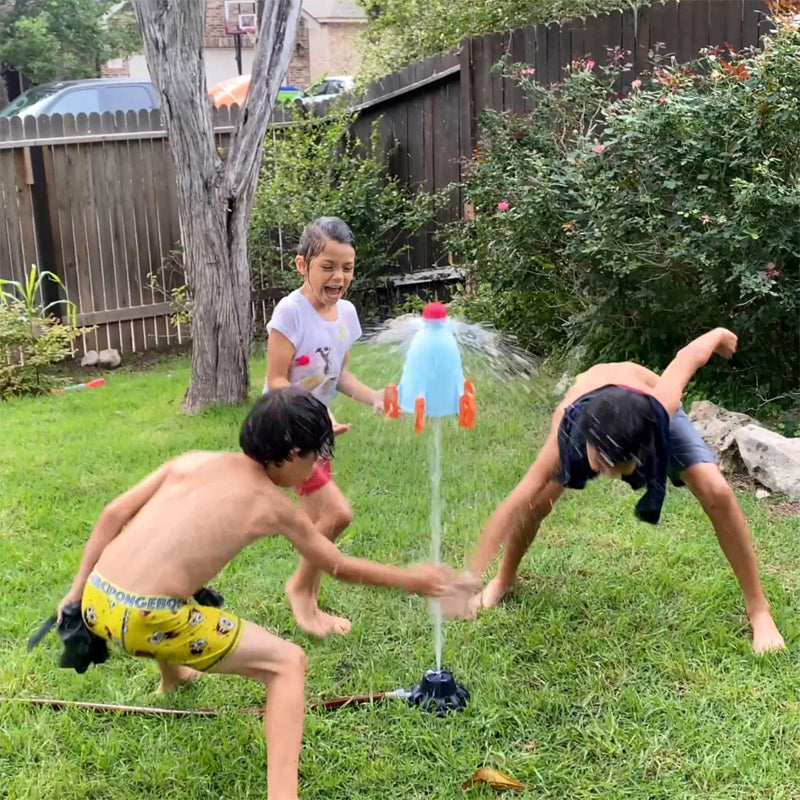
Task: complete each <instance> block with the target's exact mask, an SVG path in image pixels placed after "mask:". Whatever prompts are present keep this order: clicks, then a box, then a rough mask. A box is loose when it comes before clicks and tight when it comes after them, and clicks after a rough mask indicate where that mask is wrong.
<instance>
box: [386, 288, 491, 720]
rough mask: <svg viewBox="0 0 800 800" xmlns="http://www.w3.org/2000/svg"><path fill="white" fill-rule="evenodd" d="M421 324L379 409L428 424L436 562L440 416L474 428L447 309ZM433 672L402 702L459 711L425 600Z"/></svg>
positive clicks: (433, 307) (434, 308)
mask: <svg viewBox="0 0 800 800" xmlns="http://www.w3.org/2000/svg"><path fill="white" fill-rule="evenodd" d="M422 319H423V324H422V326H421V327H420V328H419V330H417V332H416V333H415V334H414V337H413V338H412V339H411V343H410V345H409V348H408V353H407V354H406V360H405V364H404V365H403V374H402V377H401V380H400V385H399V386H396V385H394V384H389V385H388V386H387V387H386V390H385V392H384V411H385V413H386V415H387V416H388V417H390V418H392V419H398V418H399V417H400V414H401V412H405V413H406V414H413V415H414V430H415V431H416V432H417V433H422V432H423V431H424V430H425V427H426V422H427V421H428V420H430V427H431V433H432V439H431V456H430V475H431V560H432V561H433V562H434V563H436V564H438V563H439V562H440V561H441V542H442V514H441V508H442V501H441V492H440V482H441V474H442V429H441V418H442V417H450V416H458V421H459V425H460V426H461V427H462V428H474V427H475V416H476V406H475V387H474V386H473V384H472V382H471V381H469V380H465V379H464V370H463V368H462V365H461V352H460V350H459V347H458V343H457V342H456V338H455V336H454V335H453V331H452V328H451V325H450V320H449V319H448V318H447V309H446V308H445V307H444V306H443V305H442V304H441V303H428V304H427V305H426V306H425V308H424V309H423V311H422ZM431 611H432V614H433V627H434V647H435V651H436V668H435V669H431V670H428V671H427V672H426V673H425V674H424V675H423V676H422V680H421V681H420V682H419V683H418V684H417V685H416V686H414V688H413V689H412V690H411V694H410V696H409V697H408V701H409V703H410V704H411V705H415V706H419V707H420V708H423V709H425V710H426V711H434V712H436V713H438V714H446V713H447V712H448V711H456V710H461V709H463V708H464V707H465V706H466V704H467V701H468V700H469V692H468V691H467V690H466V689H465V688H464V687H463V686H461V685H460V684H458V683H456V681H455V678H454V677H453V673H452V672H451V671H450V670H449V669H445V668H444V667H442V605H441V601H439V600H433V601H432V602H431Z"/></svg>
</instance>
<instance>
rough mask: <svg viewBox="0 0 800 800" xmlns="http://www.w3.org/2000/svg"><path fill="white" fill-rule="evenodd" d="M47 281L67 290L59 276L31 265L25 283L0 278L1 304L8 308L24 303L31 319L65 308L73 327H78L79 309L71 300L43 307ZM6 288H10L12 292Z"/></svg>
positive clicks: (57, 301) (26, 313)
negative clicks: (43, 290)
mask: <svg viewBox="0 0 800 800" xmlns="http://www.w3.org/2000/svg"><path fill="white" fill-rule="evenodd" d="M45 281H52V282H53V283H55V284H57V285H58V286H60V287H61V288H62V289H63V288H65V287H64V284H63V283H62V282H61V279H60V278H59V277H58V275H56V274H55V273H53V272H50V271H49V270H44V271H43V272H39V269H38V267H37V266H36V264H31V269H30V272H28V274H27V275H26V276H25V280H24V281H12V280H7V279H6V278H0V303H2V305H3V306H4V307H6V308H8V307H9V304H10V303H12V302H14V301H17V302H19V303H22V305H23V308H24V311H25V315H26V316H27V317H28V318H29V319H34V318H36V317H43V316H46V315H47V312H48V311H50V309H51V308H55V307H56V306H64V307H65V309H66V311H67V314H68V315H69V318H70V322H71V324H72V326H73V327H76V326H77V308H76V306H75V303H73V302H71V301H70V300H54V301H53V302H52V303H48V304H47V305H46V306H42V305H41V304H42V302H43V301H42V299H41V298H42V297H43V292H42V289H43V285H44V282H45ZM5 287H10V288H11V291H9V290H8V289H6V288H5Z"/></svg>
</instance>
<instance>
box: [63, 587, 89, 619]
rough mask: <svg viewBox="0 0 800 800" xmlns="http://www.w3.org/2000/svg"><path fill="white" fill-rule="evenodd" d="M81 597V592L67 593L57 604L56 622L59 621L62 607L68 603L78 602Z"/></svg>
mask: <svg viewBox="0 0 800 800" xmlns="http://www.w3.org/2000/svg"><path fill="white" fill-rule="evenodd" d="M82 597H83V592H81V593H80V594H78V595H75V594H74V593H73V592H70V593H69V594H67V595H66V596H65V597H64V599H63V600H62V601H61V602H60V603H59V604H58V620H57V621H58V622H61V615H62V614H63V613H64V609H65V608H66V607H67V606H68V605H70V604H71V603H80V602H81V598H82Z"/></svg>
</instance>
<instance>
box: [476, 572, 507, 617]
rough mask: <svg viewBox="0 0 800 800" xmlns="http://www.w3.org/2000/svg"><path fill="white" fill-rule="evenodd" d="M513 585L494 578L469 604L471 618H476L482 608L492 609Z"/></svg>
mask: <svg viewBox="0 0 800 800" xmlns="http://www.w3.org/2000/svg"><path fill="white" fill-rule="evenodd" d="M513 588H514V584H513V583H508V582H506V581H504V580H501V579H500V576H499V575H498V576H496V577H495V578H492V580H490V581H489V583H487V584H486V586H485V587H484V588H483V591H482V592H481V593H480V594H476V595H475V597H473V598H472V601H471V602H470V611H472V616H473V617H475V616H477V614H478V612H479V611H480V610H481V609H482V608H494V607H495V606H496V605H497V604H498V603H499V602H500V601H501V600H502V599H503V598H504V597H505V596H506V595H507V594H508V593H509V592H510V591H511V590H512V589H513Z"/></svg>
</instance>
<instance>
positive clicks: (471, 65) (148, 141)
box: [0, 0, 770, 352]
mask: <svg viewBox="0 0 800 800" xmlns="http://www.w3.org/2000/svg"><path fill="white" fill-rule="evenodd" d="M769 28H770V21H769V20H768V19H767V17H766V5H765V3H764V2H763V0H680V2H678V1H677V0H670V2H666V3H656V4H654V5H652V6H645V7H642V8H639V9H635V10H634V9H629V10H626V11H622V12H614V13H610V14H603V15H600V16H596V17H588V18H587V19H585V20H573V21H571V22H568V23H565V24H557V23H553V24H549V25H535V26H531V27H527V28H521V29H519V30H514V31H509V32H506V33H498V34H492V35H488V36H483V37H480V38H474V39H467V40H465V41H464V42H463V43H462V45H461V47H460V48H459V49H458V50H457V51H454V52H452V53H446V54H444V55H441V56H435V57H433V58H429V59H426V60H425V61H421V62H419V63H417V64H414V65H412V66H410V67H407V68H406V69H403V70H401V71H399V72H396V73H394V74H392V75H389V76H387V77H385V78H384V79H382V80H381V81H379V82H378V83H375V84H373V85H372V86H370V87H369V88H368V90H367V92H366V94H365V96H364V98H363V100H362V101H361V103H360V104H359V105H358V106H356V111H357V118H356V120H355V122H354V133H355V134H356V135H357V136H359V137H360V138H361V139H362V140H365V141H366V140H367V139H368V138H369V135H370V131H371V127H372V125H373V123H377V124H378V128H379V134H380V141H381V143H382V146H384V147H385V148H386V150H387V151H388V152H390V157H389V169H390V172H391V173H392V174H393V175H395V176H397V177H398V178H399V180H400V181H401V182H402V183H403V184H404V185H406V186H408V187H412V188H415V187H422V188H424V189H426V190H428V191H438V190H440V189H444V188H446V187H447V186H449V185H450V184H452V183H457V182H458V181H459V180H460V178H461V170H462V165H463V163H464V161H465V160H466V159H469V158H470V157H471V156H472V153H473V150H474V148H475V145H476V143H477V136H478V127H477V120H478V116H479V114H480V112H481V111H483V110H484V109H494V110H496V111H513V112H518V113H522V112H524V111H525V110H526V100H525V98H524V96H523V94H522V92H521V91H520V88H519V86H518V84H517V83H516V82H515V81H513V80H511V79H509V78H506V77H504V76H503V75H502V74H500V73H499V72H497V71H494V70H493V69H492V67H493V66H494V65H495V64H497V63H498V62H499V61H502V60H504V59H505V60H507V61H509V62H512V63H513V62H523V63H527V64H530V65H531V66H533V67H534V68H535V69H536V78H537V80H539V81H541V82H543V83H554V82H557V81H558V80H560V78H561V76H562V74H563V69H564V67H565V66H567V65H569V64H570V63H571V62H572V61H573V60H575V59H579V58H586V57H591V58H593V59H594V60H595V61H596V62H597V63H598V64H602V63H604V62H605V60H606V49H607V48H609V49H614V48H621V49H623V50H626V51H630V52H631V56H630V58H629V59H628V60H629V61H630V62H631V63H632V64H633V69H632V71H631V72H629V73H627V74H626V75H624V76H623V77H622V78H621V79H620V85H619V89H620V91H625V90H626V89H627V88H628V87H629V85H630V82H631V81H632V80H634V79H635V77H636V76H637V75H639V74H640V73H641V72H643V71H645V70H647V69H648V67H649V58H650V53H651V52H652V51H653V50H654V49H655V48H656V47H657V46H660V47H661V53H662V54H663V55H674V56H675V58H676V59H677V60H678V61H679V62H683V61H689V60H691V59H692V58H694V57H695V56H696V55H697V54H698V53H699V51H700V50H702V49H703V48H705V47H709V46H715V45H719V46H722V45H724V44H728V45H730V46H731V47H732V48H733V49H734V50H739V49H742V48H745V47H757V46H758V45H759V43H760V41H761V37H762V36H763V35H764V34H765V33H766V32H767V31H768V30H769ZM237 113H238V109H236V108H235V107H234V108H233V109H231V111H230V112H229V111H228V110H227V109H221V110H220V111H219V112H216V117H215V120H214V122H215V135H216V136H217V138H218V143H219V144H220V145H221V146H222V145H224V143H225V141H226V139H227V137H228V136H229V134H230V132H231V131H232V130H233V124H234V123H235V120H236V115H237ZM231 115H232V116H231ZM293 124H297V122H296V121H294V120H292V119H291V117H289V116H286V115H284V113H283V112H282V111H281V110H280V109H278V110H276V112H275V114H274V117H273V121H272V125H273V129H276V128H277V129H279V128H281V127H285V126H287V125H293ZM0 200H2V205H3V224H2V226H0V277H2V278H12V279H16V280H19V279H20V278H21V277H22V275H23V274H24V272H25V270H26V269H27V268H28V267H29V266H30V265H31V264H34V263H35V264H37V265H38V266H39V267H40V268H41V269H51V270H53V271H54V272H56V274H58V275H59V277H60V278H61V279H62V281H63V282H64V284H65V285H66V294H67V296H68V298H69V299H70V300H72V301H73V302H75V303H76V304H77V306H78V311H79V320H80V321H81V322H82V323H83V324H87V325H97V326H98V329H97V331H96V332H93V333H92V334H91V335H90V336H89V337H87V341H86V342H84V347H86V348H90V347H91V348H95V349H97V348H103V347H116V348H118V349H120V350H121V351H122V352H130V351H136V350H142V349H148V348H151V347H154V346H157V345H160V344H162V343H164V344H169V343H171V342H173V341H178V342H179V341H181V340H182V338H183V337H184V336H185V335H186V333H187V331H185V330H181V329H180V328H177V329H176V328H175V327H173V326H171V325H170V322H169V316H170V303H169V300H168V297H167V296H166V295H165V293H164V292H165V290H166V291H168V290H169V289H170V288H172V287H174V286H177V285H181V284H182V283H183V276H182V273H181V270H180V263H179V260H178V259H175V258H172V257H171V255H170V254H171V253H172V252H174V251H175V250H176V248H178V247H179V245H180V240H181V235H180V225H179V219H178V211H177V198H176V192H175V180H174V170H173V165H172V160H171V156H170V152H169V147H168V142H167V139H166V133H165V131H164V130H163V128H162V126H161V121H160V116H159V114H158V112H152V113H148V112H141V113H139V114H135V113H132V112H129V113H128V114H118V115H116V116H114V115H111V114H104V115H103V116H102V117H101V116H99V115H97V114H93V115H91V116H89V117H86V116H85V115H78V117H77V119H74V118H72V117H71V116H70V115H67V116H66V117H64V118H61V117H59V116H57V115H56V116H53V117H52V118H46V117H40V118H38V119H25V120H24V121H23V120H21V119H19V118H12V119H11V120H7V119H2V118H0ZM460 213H461V198H460V196H459V193H458V192H457V191H456V192H452V193H451V197H450V202H449V204H448V205H447V206H446V207H445V208H443V209H441V210H440V211H439V212H438V219H437V222H438V223H446V222H449V221H451V220H454V219H457V218H458V217H459V216H460ZM444 262H445V255H444V254H443V253H442V252H441V249H440V247H439V246H438V244H437V242H436V240H435V239H434V237H433V231H432V230H427V231H424V232H423V233H421V234H420V235H418V236H415V237H413V238H412V239H411V240H410V241H409V250H408V253H407V255H406V256H405V257H404V259H403V263H401V264H400V265H398V270H397V271H398V272H414V271H426V270H429V269H431V268H432V267H436V266H442V265H443V264H444ZM52 289H53V287H50V291H51V292H52ZM275 294H276V293H275V292H272V291H271V290H270V289H269V287H256V288H255V289H254V293H253V314H254V316H255V315H259V314H265V313H267V312H268V309H269V306H270V305H271V303H272V302H274V299H275ZM46 299H47V298H46ZM49 299H55V298H49Z"/></svg>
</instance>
